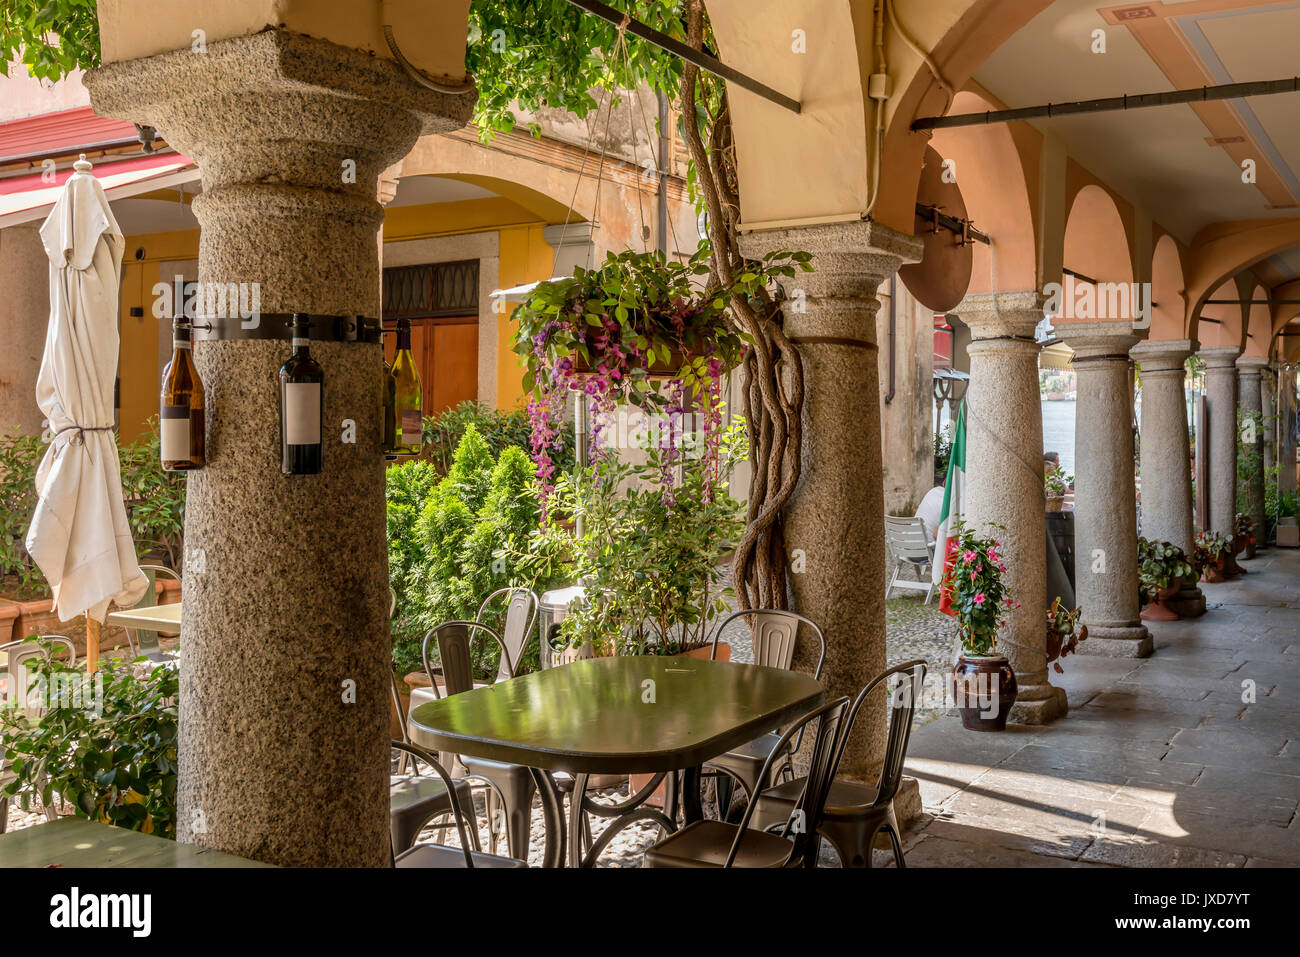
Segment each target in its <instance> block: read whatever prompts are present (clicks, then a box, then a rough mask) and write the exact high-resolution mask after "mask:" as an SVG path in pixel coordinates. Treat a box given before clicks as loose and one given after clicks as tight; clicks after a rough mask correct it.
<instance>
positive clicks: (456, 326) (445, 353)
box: [384, 316, 478, 415]
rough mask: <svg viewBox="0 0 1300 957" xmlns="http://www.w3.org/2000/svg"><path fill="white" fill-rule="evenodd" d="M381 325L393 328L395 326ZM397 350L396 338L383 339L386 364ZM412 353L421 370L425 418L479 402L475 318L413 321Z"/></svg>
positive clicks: (390, 324) (476, 327)
mask: <svg viewBox="0 0 1300 957" xmlns="http://www.w3.org/2000/svg"><path fill="white" fill-rule="evenodd" d="M384 326H385V329H396V327H397V324H396V323H395V322H394V323H387V322H386V323H384ZM396 350H397V336H396V335H395V334H393V335H387V336H384V359H385V360H386V361H387V362H389V363H391V362H392V361H393V353H394V352H395V351H396ZM411 352H412V353H413V354H414V355H415V365H416V368H418V369H419V370H420V385H421V387H422V391H423V399H422V402H423V412H424V414H425V415H436V414H437V413H439V412H445V411H446V410H447V409H450V408H452V407H453V406H455V405H459V404H460V403H461V402H465V401H471V402H472V401H475V400H477V399H478V316H466V317H456V318H451V319H412V320H411Z"/></svg>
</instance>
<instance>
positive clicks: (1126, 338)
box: [1054, 322, 1147, 361]
mask: <svg viewBox="0 0 1300 957" xmlns="http://www.w3.org/2000/svg"><path fill="white" fill-rule="evenodd" d="M1054 328H1055V330H1056V338H1057V339H1059V340H1061V341H1062V342H1064V343H1065V344H1066V345H1067V346H1069V347H1070V348H1071V349H1072V350H1073V351H1074V357H1075V359H1085V360H1086V359H1106V358H1113V359H1117V360H1118V359H1123V360H1125V361H1127V360H1128V352H1129V350H1130V349H1131V348H1133V347H1134V346H1135V345H1137V344H1138V343H1139V342H1141V341H1142V340H1144V339H1145V338H1146V336H1147V330H1145V329H1134V328H1133V323H1131V322H1070V323H1062V324H1061V325H1060V326H1056V327H1054Z"/></svg>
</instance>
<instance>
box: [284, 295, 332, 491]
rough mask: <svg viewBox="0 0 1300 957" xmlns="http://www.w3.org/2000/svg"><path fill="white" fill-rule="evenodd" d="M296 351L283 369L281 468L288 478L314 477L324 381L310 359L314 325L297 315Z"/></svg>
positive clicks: (318, 461)
mask: <svg viewBox="0 0 1300 957" xmlns="http://www.w3.org/2000/svg"><path fill="white" fill-rule="evenodd" d="M290 327H291V328H292V329H293V352H292V353H291V354H290V356H289V359H288V361H287V362H285V364H284V365H282V366H280V458H281V462H280V467H281V469H282V471H283V472H284V474H285V475H315V474H317V473H318V472H320V469H321V413H322V410H323V409H324V401H325V399H324V381H325V376H324V374H323V373H322V372H321V367H320V363H318V362H317V361H316V360H315V359H313V358H312V357H311V338H310V336H311V328H310V327H311V323H310V322H309V321H308V319H307V317H306V316H304V315H300V314H298V313H295V314H294V316H293V319H292V321H291V322H290Z"/></svg>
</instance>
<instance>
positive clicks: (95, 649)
mask: <svg viewBox="0 0 1300 957" xmlns="http://www.w3.org/2000/svg"><path fill="white" fill-rule="evenodd" d="M98 667H99V622H97V621H95V619H93V618H91V617H90V616H89V615H87V616H86V674H88V675H93V674H94V673H95V669H96V668H98Z"/></svg>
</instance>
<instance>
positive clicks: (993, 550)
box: [940, 522, 1019, 731]
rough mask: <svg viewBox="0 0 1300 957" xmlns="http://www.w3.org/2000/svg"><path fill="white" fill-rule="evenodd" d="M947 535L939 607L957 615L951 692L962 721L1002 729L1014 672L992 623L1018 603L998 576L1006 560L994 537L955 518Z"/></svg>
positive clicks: (1013, 689) (1013, 690)
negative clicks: (956, 652)
mask: <svg viewBox="0 0 1300 957" xmlns="http://www.w3.org/2000/svg"><path fill="white" fill-rule="evenodd" d="M951 536H952V537H951V538H949V540H948V555H947V560H946V562H945V565H946V568H945V571H944V578H943V595H942V597H941V600H940V608H941V609H943V610H944V611H945V612H947V613H948V614H950V615H952V616H953V617H954V618H956V619H957V635H958V637H959V638H960V640H961V654H960V656H958V658H957V663H956V665H955V666H954V667H953V671H952V692H953V696H954V699H955V701H956V705H957V710H958V711H959V712H960V713H961V723H962V727H964V728H966V729H967V730H969V731H1002V730H1004V729H1005V728H1006V726H1007V715H1008V714H1009V713H1010V711H1011V706H1012V705H1013V704H1015V702H1016V691H1017V688H1016V675H1015V672H1014V671H1013V670H1012V669H1011V664H1010V662H1008V661H1007V659H1006V657H1005V656H1003V655H999V654H997V634H998V627H999V626H1000V625H1001V624H1002V621H1003V616H1004V615H1005V614H1006V612H1007V611H1008V610H1009V609H1012V608H1017V607H1019V605H1018V604H1017V603H1016V602H1015V601H1014V600H1013V599H1012V597H1011V595H1010V594H1009V593H1008V591H1007V587H1006V583H1005V582H1004V581H1003V579H1002V576H1003V573H1004V572H1006V565H1005V563H1004V562H1003V560H1002V556H1001V554H1000V552H1001V549H1002V543H1001V542H1000V541H999V540H998V539H996V538H991V537H990V538H984V537H980V536H979V535H976V534H975V532H974V531H973V530H972V529H971V528H969V527H968V526H967V525H966V524H965V523H964V522H958V523H957V524H956V525H955V526H954V528H953V530H952V533H951Z"/></svg>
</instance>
